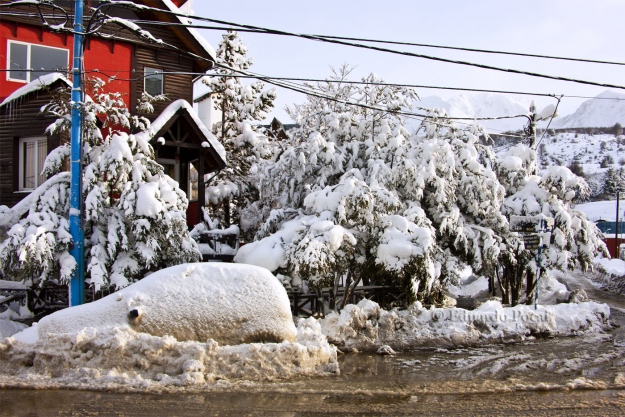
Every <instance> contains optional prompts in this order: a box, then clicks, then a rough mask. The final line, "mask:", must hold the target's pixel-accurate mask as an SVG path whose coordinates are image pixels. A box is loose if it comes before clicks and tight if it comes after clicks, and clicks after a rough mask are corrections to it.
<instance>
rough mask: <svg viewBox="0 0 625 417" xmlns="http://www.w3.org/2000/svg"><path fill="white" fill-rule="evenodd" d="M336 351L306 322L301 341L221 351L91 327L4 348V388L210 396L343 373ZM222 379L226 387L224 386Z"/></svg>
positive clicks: (0, 365) (13, 341)
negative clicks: (230, 387) (253, 384)
mask: <svg viewBox="0 0 625 417" xmlns="http://www.w3.org/2000/svg"><path fill="white" fill-rule="evenodd" d="M338 373H339V368H338V363H337V357H336V349H335V348H334V347H332V346H330V345H329V344H328V342H327V340H326V338H325V336H323V334H322V333H321V328H320V326H319V323H317V322H316V321H315V320H301V321H300V324H299V329H298V333H297V342H293V343H291V342H283V343H266V344H263V343H252V344H242V345H235V346H221V345H220V344H219V343H217V342H216V341H215V340H213V339H208V340H207V341H206V342H195V341H184V342H181V341H177V340H176V339H175V338H173V337H171V336H163V337H158V336H153V335H149V334H147V333H139V332H136V331H134V330H132V329H131V328H130V327H129V326H117V327H98V328H95V327H90V328H85V329H81V330H79V331H74V332H69V333H62V334H54V335H50V336H49V337H47V338H45V339H40V340H39V341H37V342H36V343H34V344H27V343H24V342H22V341H20V340H19V338H6V339H4V340H3V341H0V384H3V385H4V386H7V385H8V386H11V385H13V386H34V387H51V386H54V387H59V386H63V387H81V389H85V388H94V389H102V388H106V389H115V388H118V389H126V390H127V389H139V390H155V391H160V390H161V389H163V388H172V387H177V386H179V387H189V386H190V387H193V388H198V389H207V388H210V387H211V386H218V385H220V384H223V383H224V382H227V381H228V380H272V379H275V378H291V377H294V376H301V375H329V374H330V375H331V374H338ZM224 380H225V381H224Z"/></svg>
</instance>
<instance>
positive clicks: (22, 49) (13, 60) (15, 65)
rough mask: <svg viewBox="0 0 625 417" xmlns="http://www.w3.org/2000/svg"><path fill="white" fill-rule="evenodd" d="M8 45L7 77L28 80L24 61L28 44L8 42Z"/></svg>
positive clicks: (26, 64) (26, 65)
mask: <svg viewBox="0 0 625 417" xmlns="http://www.w3.org/2000/svg"><path fill="white" fill-rule="evenodd" d="M9 45H10V50H9V60H10V62H9V70H10V72H9V78H12V79H14V80H23V81H28V78H27V77H28V74H27V73H26V71H25V70H26V69H27V67H28V63H27V61H26V56H27V54H28V45H24V44H21V43H10V44H9Z"/></svg>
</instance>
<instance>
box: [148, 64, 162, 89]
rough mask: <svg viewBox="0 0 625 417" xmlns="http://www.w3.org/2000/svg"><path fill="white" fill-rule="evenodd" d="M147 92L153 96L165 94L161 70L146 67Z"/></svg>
mask: <svg viewBox="0 0 625 417" xmlns="http://www.w3.org/2000/svg"><path fill="white" fill-rule="evenodd" d="M145 92H146V93H148V94H149V95H151V96H158V95H159V94H163V73H162V72H161V70H157V69H154V68H146V69H145Z"/></svg>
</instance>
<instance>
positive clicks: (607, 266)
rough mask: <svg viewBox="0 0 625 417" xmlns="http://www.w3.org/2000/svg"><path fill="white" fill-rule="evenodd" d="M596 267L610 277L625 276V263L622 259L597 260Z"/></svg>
mask: <svg viewBox="0 0 625 417" xmlns="http://www.w3.org/2000/svg"><path fill="white" fill-rule="evenodd" d="M595 265H596V266H597V268H598V269H599V270H600V271H602V272H605V273H606V274H608V275H610V276H617V277H624V276H625V261H622V260H621V259H608V258H595Z"/></svg>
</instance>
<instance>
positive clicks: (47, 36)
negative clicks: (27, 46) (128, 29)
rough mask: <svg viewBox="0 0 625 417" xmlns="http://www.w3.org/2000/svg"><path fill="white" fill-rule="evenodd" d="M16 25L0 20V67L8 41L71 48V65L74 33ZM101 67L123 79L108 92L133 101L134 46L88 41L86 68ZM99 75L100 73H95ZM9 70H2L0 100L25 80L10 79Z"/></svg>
mask: <svg viewBox="0 0 625 417" xmlns="http://www.w3.org/2000/svg"><path fill="white" fill-rule="evenodd" d="M15 30H16V26H15V24H13V23H11V22H6V21H4V22H3V21H0V69H3V70H6V69H8V66H7V57H8V50H7V47H8V40H16V41H20V42H28V43H32V44H36V45H48V46H54V47H57V48H65V49H67V50H69V56H70V61H69V64H70V65H71V64H72V58H73V53H72V52H73V51H72V50H73V46H74V38H73V36H72V35H71V34H67V35H65V34H57V33H52V32H48V31H46V30H42V29H40V28H38V27H35V26H29V25H24V24H19V25H18V26H17V36H14V35H15ZM94 69H98V70H99V71H101V72H102V73H103V74H106V75H109V76H113V75H114V76H117V77H118V78H120V80H116V81H113V82H111V83H109V85H108V90H109V91H118V92H120V93H122V94H124V100H125V102H126V104H127V105H128V104H129V103H130V81H127V80H125V79H128V78H130V77H131V74H132V73H131V72H130V71H131V70H132V45H130V44H124V43H119V42H115V43H113V42H112V41H109V40H101V39H97V38H94V39H92V40H91V41H90V42H87V43H86V44H85V71H89V70H94ZM92 74H93V73H92ZM94 75H97V74H94ZM7 77H8V72H0V101H2V100H4V98H6V97H7V96H8V95H10V94H11V93H12V92H14V91H15V90H17V89H18V88H20V87H22V86H24V85H26V84H25V83H20V82H14V81H8V80H7ZM99 77H100V78H102V79H104V80H105V81H107V82H108V80H109V78H108V77H107V76H104V75H99Z"/></svg>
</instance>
